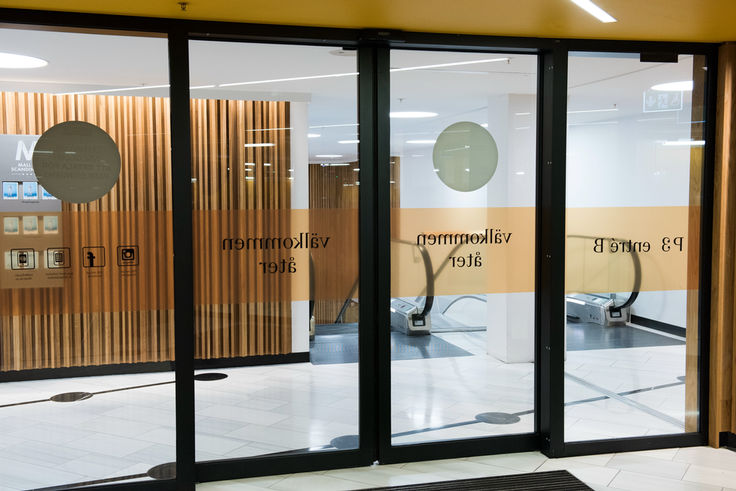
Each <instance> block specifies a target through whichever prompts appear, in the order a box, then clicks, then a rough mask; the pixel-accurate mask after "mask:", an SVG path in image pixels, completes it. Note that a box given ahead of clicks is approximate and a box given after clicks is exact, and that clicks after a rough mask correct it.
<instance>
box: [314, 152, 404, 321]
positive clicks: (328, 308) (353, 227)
mask: <svg viewBox="0 0 736 491" xmlns="http://www.w3.org/2000/svg"><path fill="white" fill-rule="evenodd" d="M399 166H400V158H399V157H392V158H391V173H390V176H391V207H392V208H398V207H399V206H400V203H399V175H400V173H399ZM357 169H359V167H358V163H357V162H350V163H349V164H348V165H347V166H329V165H325V166H321V165H317V164H312V165H310V166H309V208H310V210H311V211H310V217H309V222H310V230H312V231H318V232H319V233H320V235H323V236H333V237H340V239H341V242H342V243H343V244H344V247H343V248H342V249H341V250H340V251H338V252H337V253H335V252H334V251H326V250H324V249H321V250H320V249H318V250H315V251H312V259H313V263H314V288H315V291H317V292H319V291H325V290H330V291H335V285H338V286H339V288H338V290H339V291H342V292H343V293H342V294H340V295H339V298H335V299H333V298H329V299H319V297H320V295H319V294H318V295H317V297H318V299H317V300H316V301H315V305H314V317H315V321H316V323H317V324H332V323H334V322H335V320H336V319H337V316H338V314H339V313H340V309H341V308H342V306H343V303H344V301H345V300H346V299H347V297H348V295H349V294H350V291H351V289H352V287H353V285H354V284H355V282H356V281H357V280H358V221H357V214H355V215H351V214H330V213H325V214H321V213H320V212H319V210H330V209H332V210H348V209H354V210H357V209H358V191H359V189H360V187H359V177H360V173H359V172H357V171H356V170H357ZM391 225H392V227H393V226H395V224H391ZM333 296H334V295H333ZM358 297H359V292H358V291H357V290H356V291H355V293H354V294H353V297H352V298H354V299H356V300H357V299H358ZM358 318H359V303H355V302H351V304H350V306H349V307H348V309H347V310H346V312H345V314H344V315H343V319H342V320H343V322H358Z"/></svg>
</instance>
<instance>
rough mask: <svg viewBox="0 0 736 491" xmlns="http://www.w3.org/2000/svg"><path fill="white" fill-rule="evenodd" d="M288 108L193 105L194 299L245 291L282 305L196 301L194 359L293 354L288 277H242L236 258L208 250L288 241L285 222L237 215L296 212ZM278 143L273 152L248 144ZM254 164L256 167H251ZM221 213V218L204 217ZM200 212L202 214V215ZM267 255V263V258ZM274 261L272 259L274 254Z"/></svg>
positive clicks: (213, 102)
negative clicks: (236, 241)
mask: <svg viewBox="0 0 736 491" xmlns="http://www.w3.org/2000/svg"><path fill="white" fill-rule="evenodd" d="M288 127H289V106H288V103H287V102H260V101H228V100H210V99H195V100H193V101H192V176H193V179H196V181H195V182H194V183H193V185H194V204H193V206H194V210H195V220H194V283H195V292H194V295H195V299H197V298H202V295H203V292H204V291H210V292H213V293H214V295H213V296H214V297H221V296H222V294H221V293H220V292H222V291H224V290H227V291H229V292H234V295H233V296H235V297H237V296H239V293H238V292H239V291H241V290H248V291H250V292H258V294H263V295H264V296H265V297H267V298H269V297H270V298H277V299H279V300H278V301H272V302H254V303H234V304H225V305H202V304H201V301H198V302H197V307H196V314H195V315H196V318H195V337H196V345H195V354H196V357H197V358H222V357H239V356H251V355H271V354H285V353H290V352H291V284H290V281H289V279H288V277H284V276H279V277H278V278H274V277H269V278H268V279H265V278H264V277H263V275H258V274H251V275H248V277H245V278H243V277H240V276H239V275H238V274H236V273H237V270H238V268H237V267H234V266H235V264H237V262H238V261H239V259H228V261H227V262H225V259H222V260H220V261H215V262H214V263H213V260H212V259H211V258H213V257H221V258H223V257H224V256H222V255H219V256H218V255H217V254H215V252H214V251H211V250H209V249H208V247H212V246H214V245H215V244H219V240H215V241H212V240H206V238H207V237H234V236H235V237H253V236H255V237H263V236H288V235H289V233H290V223H289V221H288V220H278V221H274V220H269V219H268V218H267V217H266V216H265V215H264V216H263V217H261V218H258V219H256V220H253V221H250V222H247V221H245V220H244V219H242V217H240V216H239V215H238V214H237V213H226V212H232V211H236V210H279V209H280V210H288V209H289V208H290V206H291V181H290V180H289V176H290V172H289V164H290V146H291V144H290V138H291V135H290V131H289V130H288ZM254 143H273V144H274V145H273V146H270V147H246V146H245V145H246V144H254ZM248 164H253V165H248ZM217 211H222V212H223V213H207V212H217ZM197 212H201V213H197ZM266 257H269V256H268V255H267V256H266ZM270 257H271V258H274V259H275V257H276V255H275V254H273V255H272V256H270Z"/></svg>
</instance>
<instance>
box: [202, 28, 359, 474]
mask: <svg viewBox="0 0 736 491" xmlns="http://www.w3.org/2000/svg"><path fill="white" fill-rule="evenodd" d="M355 54H356V52H355V51H347V50H342V49H339V48H325V47H309V46H290V45H268V44H250V43H232V42H205V41H191V42H190V73H191V97H192V99H191V117H192V187H193V195H194V198H193V199H194V202H193V204H192V205H193V220H194V237H193V240H194V268H195V269H194V279H195V281H194V283H195V301H196V306H195V311H196V319H195V336H196V340H195V351H196V365H197V366H198V367H199V368H200V370H198V371H197V374H196V376H195V379H196V386H195V389H196V425H195V430H196V454H197V459H198V460H200V461H204V460H219V459H227V458H239V457H240V458H242V457H251V456H261V455H270V454H279V453H284V452H289V453H292V452H313V451H330V450H333V451H334V450H342V449H354V448H357V447H358V443H359V440H358V436H357V435H358V361H359V360H358V323H359V310H360V309H359V303H358V302H359V293H358V290H357V285H358V190H359V189H360V188H359V186H360V168H359V166H358V154H357V148H358V139H357V132H358V125H357V100H356V97H357V73H356V72H357V66H356V60H357V58H356V56H355Z"/></svg>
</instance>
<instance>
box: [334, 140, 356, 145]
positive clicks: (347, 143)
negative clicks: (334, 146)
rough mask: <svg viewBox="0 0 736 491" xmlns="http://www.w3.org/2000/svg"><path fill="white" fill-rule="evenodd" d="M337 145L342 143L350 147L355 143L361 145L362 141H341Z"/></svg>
mask: <svg viewBox="0 0 736 491" xmlns="http://www.w3.org/2000/svg"><path fill="white" fill-rule="evenodd" d="M337 143H342V144H343V145H350V144H354V143H360V140H340V141H338V142H337Z"/></svg>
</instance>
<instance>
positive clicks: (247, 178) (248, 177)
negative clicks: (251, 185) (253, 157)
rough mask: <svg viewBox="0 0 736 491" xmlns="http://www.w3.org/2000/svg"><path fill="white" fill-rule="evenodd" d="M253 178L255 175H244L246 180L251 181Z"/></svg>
mask: <svg viewBox="0 0 736 491" xmlns="http://www.w3.org/2000/svg"><path fill="white" fill-rule="evenodd" d="M254 179H255V177H250V176H245V180H246V181H252V180H254Z"/></svg>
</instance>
